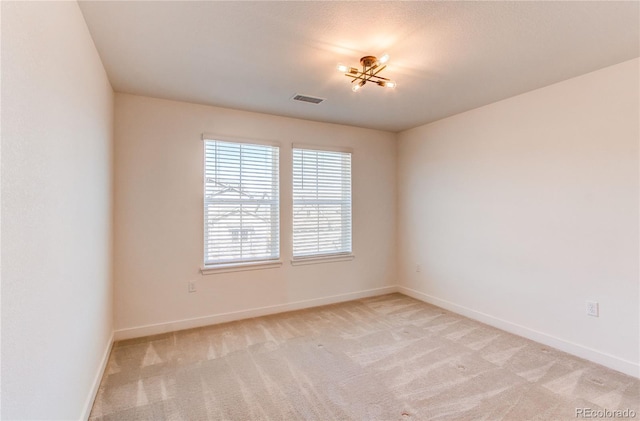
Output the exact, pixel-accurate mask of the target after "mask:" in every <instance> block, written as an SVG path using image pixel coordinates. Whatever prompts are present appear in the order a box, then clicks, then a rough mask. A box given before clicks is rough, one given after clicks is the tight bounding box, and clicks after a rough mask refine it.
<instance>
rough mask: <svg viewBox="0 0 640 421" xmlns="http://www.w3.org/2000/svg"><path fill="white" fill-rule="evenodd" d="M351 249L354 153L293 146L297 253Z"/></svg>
mask: <svg viewBox="0 0 640 421" xmlns="http://www.w3.org/2000/svg"><path fill="white" fill-rule="evenodd" d="M342 253H351V153H347V152H334V151H324V150H313V149H302V148H294V149H293V257H294V258H304V257H313V256H323V255H333V254H342Z"/></svg>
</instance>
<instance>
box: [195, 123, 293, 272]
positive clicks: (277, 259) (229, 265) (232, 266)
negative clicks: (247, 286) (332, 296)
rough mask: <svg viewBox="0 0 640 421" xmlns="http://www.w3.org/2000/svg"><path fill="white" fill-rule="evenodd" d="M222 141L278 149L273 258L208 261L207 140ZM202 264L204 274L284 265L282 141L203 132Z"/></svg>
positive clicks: (201, 268)
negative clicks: (275, 240)
mask: <svg viewBox="0 0 640 421" xmlns="http://www.w3.org/2000/svg"><path fill="white" fill-rule="evenodd" d="M213 141H220V142H227V143H237V144H248V145H256V146H271V147H274V148H276V149H277V157H278V162H277V163H276V170H277V176H276V178H275V181H276V183H277V184H276V186H277V191H278V194H277V198H276V199H277V210H278V215H277V227H276V228H277V229H275V230H274V231H276V232H277V236H278V241H277V242H278V245H277V256H274V257H273V258H260V259H256V260H237V261H227V262H219V263H207V261H206V255H207V232H206V229H207V214H206V188H207V186H206V184H207V178H206V177H207V176H206V172H207V162H206V161H207V153H206V149H207V142H213ZM201 150H202V154H203V157H202V165H203V166H202V171H201V176H202V206H201V210H202V212H203V213H202V221H203V225H202V231H201V234H202V247H203V249H202V257H201V259H202V264H201V267H200V272H201V273H202V274H203V275H210V274H216V273H226V272H235V271H244V270H256V269H267V268H275V267H280V266H282V260H281V259H282V200H281V199H282V197H281V196H282V190H281V177H282V171H281V170H282V168H281V165H282V160H281V153H280V152H281V144H280V142H276V141H270V140H261V139H247V138H238V137H230V136H220V135H217V134H212V133H203V134H202V149H201Z"/></svg>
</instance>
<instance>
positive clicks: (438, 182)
mask: <svg viewBox="0 0 640 421" xmlns="http://www.w3.org/2000/svg"><path fill="white" fill-rule="evenodd" d="M638 75H639V60H638V59H636V60H632V61H629V62H625V63H621V64H618V65H615V66H611V67H608V68H605V69H602V70H599V71H596V72H593V73H589V74H586V75H583V76H580V77H577V78H574V79H570V80H567V81H564V82H561V83H558V84H555V85H551V86H548V87H545V88H542V89H538V90H536V91H532V92H529V93H526V94H523V95H520V96H517V97H513V98H510V99H507V100H504V101H500V102H497V103H494V104H491V105H487V106H485V107H482V108H478V109H475V110H472V111H469V112H466V113H463V114H459V115H456V116H453V117H450V118H447V119H444V120H441V121H438V122H435V123H432V124H430V125H426V126H422V127H418V128H415V129H412V130H408V131H405V132H402V133H401V134H400V135H399V146H398V148H399V149H398V185H399V204H398V209H399V211H398V220H399V228H398V238H399V240H398V242H399V246H400V247H399V250H398V269H399V271H398V278H399V280H400V283H401V284H402V285H403V286H404V287H405V290H404V291H405V292H408V293H412V294H414V295H415V296H420V297H422V298H423V299H426V300H428V301H432V302H434V303H436V304H439V305H442V306H445V307H448V308H450V309H453V310H455V311H458V312H461V313H463V314H467V315H470V316H472V317H476V318H479V319H481V320H484V321H486V322H488V323H491V324H495V325H497V326H500V327H502V328H505V329H507V330H511V331H514V332H516V333H519V334H522V335H525V336H528V337H531V338H534V339H537V340H540V341H542V342H546V343H549V344H551V345H554V346H557V347H559V348H561V349H565V350H567V351H570V352H573V353H575V354H578V355H582V356H584V357H586V358H589V359H592V360H595V361H598V362H601V363H603V364H605V365H608V366H610V367H614V368H617V369H619V370H622V371H626V372H628V373H633V374H635V375H636V376H637V375H638V361H639V358H638V353H639V349H640V344H639V341H638V336H639V318H640V314H639V310H638V306H639V296H638V294H639V291H638V252H639V250H638V189H639V183H638V139H639V128H638V127H639V111H640V110H639V105H638V98H639V95H638V94H639V90H638ZM417 264H420V265H422V268H421V271H420V272H416V265H417ZM406 288H408V289H406ZM587 300H593V301H598V302H599V303H600V312H601V314H600V317H599V318H593V317H588V316H586V312H585V302H586V301H587Z"/></svg>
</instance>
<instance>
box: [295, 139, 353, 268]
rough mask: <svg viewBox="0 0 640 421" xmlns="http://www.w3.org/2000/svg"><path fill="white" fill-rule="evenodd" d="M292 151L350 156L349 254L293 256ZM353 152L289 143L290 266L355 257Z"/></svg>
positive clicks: (344, 148) (332, 146)
mask: <svg viewBox="0 0 640 421" xmlns="http://www.w3.org/2000/svg"><path fill="white" fill-rule="evenodd" d="M294 149H309V150H315V151H327V152H342V153H348V154H350V155H351V171H350V174H349V183H350V190H351V196H350V198H349V199H350V202H351V204H350V206H351V215H350V217H351V221H350V224H351V233H350V234H351V239H350V240H351V251H349V252H338V253H324V254H312V255H305V256H294V255H293V213H294V206H293V170H294V168H293V167H294V165H293V150H294ZM353 157H354V151H353V148H351V147H348V146H334V145H312V144H308V143H291V185H290V186H288V187H290V193H291V209H289V210H290V212H291V238H290V240H291V259H290V262H291V265H292V266H302V265H312V264H318V263H332V262H343V261H350V260H353V259H354V258H355V257H356V256H355V241H354V236H353V233H354V225H353V214H354V211H353V208H354V204H353V166H354V160H353Z"/></svg>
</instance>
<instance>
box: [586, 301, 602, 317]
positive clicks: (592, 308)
mask: <svg viewBox="0 0 640 421" xmlns="http://www.w3.org/2000/svg"><path fill="white" fill-rule="evenodd" d="M599 315H600V306H599V305H598V303H597V302H596V301H587V316H593V317H598V316H599Z"/></svg>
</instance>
